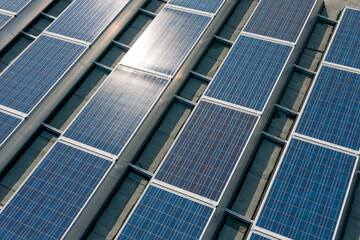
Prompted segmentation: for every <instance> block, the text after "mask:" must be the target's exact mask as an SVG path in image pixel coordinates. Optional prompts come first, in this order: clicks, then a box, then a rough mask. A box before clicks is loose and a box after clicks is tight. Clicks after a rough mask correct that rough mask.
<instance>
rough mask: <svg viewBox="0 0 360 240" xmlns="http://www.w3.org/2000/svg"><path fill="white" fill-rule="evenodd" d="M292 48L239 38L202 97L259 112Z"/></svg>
mask: <svg viewBox="0 0 360 240" xmlns="http://www.w3.org/2000/svg"><path fill="white" fill-rule="evenodd" d="M291 51H292V47H290V46H286V45H282V44H277V43H273V42H268V41H264V40H260V39H256V38H251V37H245V36H240V37H239V38H238V40H237V41H236V43H235V44H234V46H233V47H232V49H231V51H230V53H229V54H228V56H227V58H226V60H225V61H224V63H223V65H222V67H221V68H220V70H219V71H218V73H217V74H216V76H215V78H214V80H213V81H212V83H211V85H210V87H209V88H208V89H207V91H206V93H205V95H206V96H209V97H212V98H217V99H220V100H222V101H226V102H230V103H233V104H237V105H241V106H244V107H247V108H252V109H255V110H258V111H262V110H263V108H264V107H265V104H266V102H267V100H268V98H269V97H270V95H271V91H272V89H273V88H274V87H275V83H276V81H277V79H278V78H279V76H280V74H281V70H282V69H283V68H284V65H285V63H286V61H287V59H288V57H289V55H290V53H291Z"/></svg>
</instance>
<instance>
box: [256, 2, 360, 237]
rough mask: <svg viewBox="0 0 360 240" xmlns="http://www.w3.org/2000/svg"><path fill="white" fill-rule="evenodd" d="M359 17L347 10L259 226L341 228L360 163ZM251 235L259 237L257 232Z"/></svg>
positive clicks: (321, 231)
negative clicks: (343, 214) (359, 160)
mask: <svg viewBox="0 0 360 240" xmlns="http://www.w3.org/2000/svg"><path fill="white" fill-rule="evenodd" d="M359 23H360V11H356V10H352V9H346V10H345V11H344V13H343V16H342V20H341V21H340V23H339V26H338V27H337V30H336V33H335V36H334V39H333V41H332V44H331V45H330V48H329V50H328V52H327V55H326V57H325V61H328V63H327V62H324V63H323V64H322V66H321V68H320V71H319V73H318V75H317V76H316V79H315V83H314V86H313V88H312V90H311V93H310V95H309V97H308V99H307V102H306V105H305V107H304V109H303V111H302V112H301V114H300V116H299V118H300V120H299V122H298V124H297V126H296V127H295V132H294V134H293V136H292V138H291V140H290V142H289V145H288V147H287V149H286V151H285V155H284V157H283V158H282V160H281V163H280V165H279V168H278V170H277V172H276V174H275V177H274V180H273V181H272V183H271V186H270V188H269V190H268V192H267V195H266V197H265V201H264V203H263V205H262V207H261V209H260V211H259V215H258V216H257V219H256V222H255V225H256V227H260V228H261V229H265V230H268V231H270V232H273V233H275V234H279V235H281V236H285V237H287V238H291V239H333V238H334V237H335V236H336V235H337V234H338V228H339V226H340V219H341V217H342V213H343V210H344V206H345V204H346V201H347V199H348V193H349V189H350V187H351V184H352V182H353V178H354V175H355V172H356V169H357V167H358V166H357V165H358V155H359V154H358V151H359V144H360V124H359V123H360V74H359V73H360V71H359V70H357V71H358V73H355V72H352V71H347V69H346V67H354V68H357V67H358V66H359V65H358V62H359V61H360V55H359V51H360V50H359V48H358V47H357V46H356V42H357V41H356V39H359V37H360V28H359ZM329 63H330V65H332V63H335V64H339V65H338V66H337V67H336V68H335V67H333V66H329ZM356 64H357V65H356ZM340 65H343V66H340ZM344 66H345V68H344ZM300 138H302V139H309V140H300ZM308 141H311V142H312V143H310V142H308ZM319 144H320V145H319ZM341 149H342V150H341ZM344 150H345V151H344ZM350 152H353V154H350ZM261 229H260V231H261ZM250 239H259V238H258V237H257V236H256V234H254V235H252V236H251V237H250Z"/></svg>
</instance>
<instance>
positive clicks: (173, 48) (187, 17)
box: [121, 7, 212, 76]
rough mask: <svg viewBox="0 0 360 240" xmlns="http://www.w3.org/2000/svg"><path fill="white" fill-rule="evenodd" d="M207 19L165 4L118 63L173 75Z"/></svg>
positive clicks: (207, 22) (195, 41)
mask: <svg viewBox="0 0 360 240" xmlns="http://www.w3.org/2000/svg"><path fill="white" fill-rule="evenodd" d="M211 19H212V18H211V17H209V16H203V15H198V14H194V13H190V12H185V11H180V10H176V9H172V8H169V7H165V8H164V9H163V10H162V11H161V12H160V13H159V14H158V15H157V16H156V18H155V19H154V21H153V22H152V23H151V24H150V25H149V27H148V28H147V29H146V30H145V32H144V33H143V34H142V35H141V37H140V38H139V39H138V40H137V41H136V43H135V44H134V45H133V46H132V47H131V49H130V50H129V52H128V53H127V54H126V55H125V57H124V58H123V59H122V61H121V63H122V64H125V65H128V66H132V67H135V68H140V69H146V70H150V71H155V72H158V73H162V74H166V75H169V76H174V75H175V74H176V72H177V70H178V68H179V67H180V66H181V64H182V63H183V61H185V59H186V57H187V56H188V54H190V51H191V49H192V48H193V47H194V45H195V44H196V43H197V42H198V38H199V37H200V36H201V35H202V33H203V31H204V30H205V29H206V27H207V25H208V24H209V23H210V21H211Z"/></svg>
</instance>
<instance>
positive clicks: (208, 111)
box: [155, 101, 258, 202]
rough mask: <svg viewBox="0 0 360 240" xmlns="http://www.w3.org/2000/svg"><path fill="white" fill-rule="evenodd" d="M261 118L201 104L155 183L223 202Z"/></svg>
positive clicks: (162, 166) (157, 174)
mask: <svg viewBox="0 0 360 240" xmlns="http://www.w3.org/2000/svg"><path fill="white" fill-rule="evenodd" d="M257 120H258V117H257V116H255V115H250V114H247V113H243V112H240V111H237V110H233V109H230V108H227V107H223V106H219V105H216V104H213V103H209V102H206V101H200V102H199V104H198V106H197V107H196V109H195V110H194V112H193V114H192V116H191V117H190V119H189V120H188V121H187V123H186V125H185V126H184V128H183V130H182V131H181V133H180V134H179V136H178V137H177V140H176V142H175V143H174V144H173V146H172V148H171V149H170V151H169V153H168V155H167V156H166V157H165V159H164V160H163V162H162V165H161V166H160V167H159V170H158V171H157V172H156V175H155V179H157V180H159V181H162V182H165V183H167V184H171V185H173V186H176V187H178V188H181V189H184V190H186V191H189V192H192V193H195V194H197V195H200V196H202V197H205V198H208V199H211V200H213V201H215V202H217V201H219V199H220V197H221V194H222V192H223V191H224V190H225V187H226V184H227V182H228V181H229V179H230V177H231V174H232V172H233V170H234V167H235V166H236V163H237V162H238V160H239V158H240V156H241V153H242V152H243V150H244V148H245V146H246V143H247V142H248V139H249V138H250V135H251V133H252V132H253V130H254V128H255V125H256V123H257Z"/></svg>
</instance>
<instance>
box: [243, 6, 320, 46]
mask: <svg viewBox="0 0 360 240" xmlns="http://www.w3.org/2000/svg"><path fill="white" fill-rule="evenodd" d="M316 2H317V1H316V0H295V1H294V0H261V1H260V3H259V5H258V6H257V8H256V9H255V11H254V13H253V15H252V16H251V18H250V20H249V21H248V22H247V24H246V26H245V28H244V31H245V32H249V33H254V34H258V35H263V36H266V37H270V38H274V39H279V40H284V41H288V42H291V43H296V42H297V39H298V38H299V36H300V34H301V31H302V30H303V27H304V25H305V23H306V21H307V19H308V18H309V15H310V13H311V11H312V9H313V7H314V5H315V4H316Z"/></svg>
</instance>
